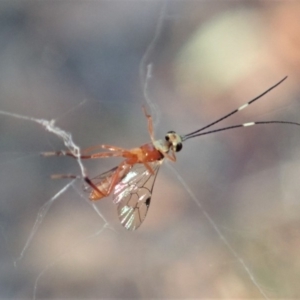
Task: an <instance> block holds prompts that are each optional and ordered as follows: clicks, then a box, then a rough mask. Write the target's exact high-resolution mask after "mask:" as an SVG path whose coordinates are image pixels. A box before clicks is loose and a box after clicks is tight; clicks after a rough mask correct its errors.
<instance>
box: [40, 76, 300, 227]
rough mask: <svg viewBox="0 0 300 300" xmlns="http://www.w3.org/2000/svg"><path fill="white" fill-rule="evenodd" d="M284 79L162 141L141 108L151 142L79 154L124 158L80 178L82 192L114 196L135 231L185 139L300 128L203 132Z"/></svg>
mask: <svg viewBox="0 0 300 300" xmlns="http://www.w3.org/2000/svg"><path fill="white" fill-rule="evenodd" d="M286 78H287V77H285V78H283V79H282V80H280V81H279V82H278V83H276V84H275V85H273V86H272V87H270V88H269V89H268V90H266V91H265V92H263V93H262V94H260V95H259V96H257V97H255V98H254V99H252V100H251V101H249V102H247V103H245V104H244V105H242V106H240V107H239V108H237V109H235V110H234V111H232V112H230V113H229V114H227V115H225V116H223V117H222V118H220V119H218V120H216V121H214V122H212V123H210V124H208V125H206V126H204V127H202V128H200V129H198V130H196V131H193V132H191V133H189V134H186V135H179V134H177V133H176V132H175V131H169V132H168V133H167V134H166V136H165V138H164V139H161V140H155V138H154V133H153V124H152V117H151V116H150V115H149V114H147V112H146V109H145V107H143V111H144V114H145V116H146V118H147V121H148V132H149V135H150V138H151V142H150V143H147V144H144V145H142V146H140V147H138V148H133V149H123V148H119V147H115V146H110V145H100V146H94V147H91V148H88V149H85V150H83V151H82V154H81V155H80V156H79V158H80V159H96V158H105V157H123V158H125V160H123V161H122V162H121V163H120V164H119V165H118V166H117V167H115V168H113V169H111V170H109V171H107V172H105V173H102V174H100V175H98V176H96V177H94V178H92V179H90V178H89V177H88V176H85V177H84V178H83V179H84V181H85V183H86V184H87V186H86V187H85V190H86V191H87V192H89V199H90V200H92V201H97V200H100V199H102V198H104V197H107V196H109V195H110V194H111V193H113V202H114V203H115V204H117V205H118V208H117V210H118V216H119V219H120V222H121V224H122V225H123V226H124V227H125V228H126V229H128V230H135V229H137V228H138V227H139V226H140V225H141V224H142V222H143V221H144V220H145V217H146V215H147V212H148V209H149V205H150V202H151V196H152V190H153V186H154V182H155V179H156V176H157V173H158V170H159V167H160V165H161V164H162V162H163V160H164V159H165V158H167V159H169V160H171V161H173V162H175V161H176V156H175V152H179V151H180V150H181V149H182V143H183V142H184V141H186V140H188V139H191V138H194V137H197V136H202V135H206V134H211V133H215V132H219V131H224V130H229V129H234V128H239V127H248V126H253V125H258V124H274V123H279V124H292V125H297V126H300V124H299V123H295V122H286V121H260V122H248V123H243V124H239V125H233V126H229V127H223V128H219V129H215V130H210V131H205V132H202V131H204V130H205V129H207V128H209V127H211V126H213V125H215V124H217V123H219V122H221V121H222V120H224V119H226V118H228V117H230V116H232V115H233V114H235V113H237V112H239V111H241V110H242V109H244V108H246V107H247V106H248V105H250V104H251V103H253V102H255V101H256V100H258V99H260V98H261V97H262V96H264V95H265V94H267V93H268V92H270V91H271V90H272V89H274V88H275V87H277V86H278V85H279V84H281V83H282V82H283V81H284V80H285V79H286ZM99 147H101V148H103V149H106V150H109V151H107V152H97V153H93V154H90V153H91V152H93V151H95V149H97V148H99ZM42 155H44V156H55V155H56V156H71V157H73V158H78V157H77V156H76V155H74V154H73V153H72V152H70V151H57V152H45V153H42ZM52 177H53V178H78V176H75V175H61V174H59V175H53V176H52Z"/></svg>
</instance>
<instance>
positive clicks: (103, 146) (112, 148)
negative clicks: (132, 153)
mask: <svg viewBox="0 0 300 300" xmlns="http://www.w3.org/2000/svg"><path fill="white" fill-rule="evenodd" d="M101 148H102V149H108V150H110V151H120V152H125V151H127V152H128V151H129V150H127V149H124V148H120V147H116V146H112V145H101Z"/></svg>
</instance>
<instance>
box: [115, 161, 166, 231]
mask: <svg viewBox="0 0 300 300" xmlns="http://www.w3.org/2000/svg"><path fill="white" fill-rule="evenodd" d="M162 162H163V161H162V160H160V161H155V162H152V163H149V164H150V166H151V168H152V169H153V171H154V174H151V173H150V172H149V171H148V169H147V168H146V167H145V166H144V165H143V164H136V165H134V166H133V167H132V169H131V170H130V171H129V172H128V173H127V174H126V175H125V176H124V178H123V179H122V180H121V181H120V182H119V183H118V184H117V185H116V186H115V189H114V192H113V201H114V203H115V204H117V205H118V209H117V210H118V216H119V220H120V222H121V224H122V225H123V226H124V227H125V228H126V229H128V230H135V229H137V228H139V227H140V225H141V224H142V222H143V221H144V220H145V218H146V215H147V212H148V209H149V205H150V202H151V196H152V190H153V186H154V183H155V179H156V176H157V173H158V170H159V167H160V165H161V164H162Z"/></svg>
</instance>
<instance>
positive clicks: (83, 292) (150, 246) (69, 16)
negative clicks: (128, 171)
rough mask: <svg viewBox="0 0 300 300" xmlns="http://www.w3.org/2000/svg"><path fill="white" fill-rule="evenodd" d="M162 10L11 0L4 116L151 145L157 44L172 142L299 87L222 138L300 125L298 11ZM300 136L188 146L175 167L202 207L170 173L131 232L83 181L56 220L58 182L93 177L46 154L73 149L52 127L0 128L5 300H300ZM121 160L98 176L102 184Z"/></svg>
mask: <svg viewBox="0 0 300 300" xmlns="http://www.w3.org/2000/svg"><path fill="white" fill-rule="evenodd" d="M163 5H164V2H162V1H155V0H151V1H132V0H131V1H127V0H123V1H101V0H97V1H89V0H86V1H68V0H62V1H51V0H46V1H27V0H22V1H12V0H7V1H5V0H2V1H1V2H0V110H1V111H5V112H11V113H16V114H20V115H25V116H30V117H33V118H39V119H47V120H51V119H54V120H56V124H57V126H59V127H60V128H62V129H64V130H67V131H69V132H71V133H72V136H73V139H74V141H75V142H76V143H77V144H78V145H79V146H80V147H81V148H85V147H89V146H91V145H97V144H102V143H106V144H113V145H117V146H121V147H124V148H131V147H136V146H139V145H141V144H143V143H145V142H148V141H149V136H148V132H147V127H146V120H145V117H144V115H143V113H142V110H141V107H142V105H143V104H145V103H146V100H145V97H144V92H143V90H144V88H145V84H143V83H142V81H143V80H142V79H143V78H144V76H143V75H145V73H142V75H141V72H140V70H141V68H140V67H141V65H140V62H141V60H142V58H143V56H144V55H145V53H146V50H147V48H148V49H150V48H149V45H150V44H151V41H153V38H154V36H155V32H157V33H158V34H157V35H156V39H155V41H154V43H152V46H153V47H151V49H150V50H151V51H150V52H148V55H147V57H146V60H145V64H144V65H142V67H144V68H142V70H145V66H146V65H147V64H148V63H151V64H152V77H151V78H150V80H148V83H147V93H148V104H149V103H150V104H151V105H150V108H151V107H152V114H153V116H154V118H155V124H156V126H155V133H156V136H157V137H158V138H159V137H163V136H164V135H165V133H166V132H167V131H169V130H176V131H177V132H179V133H182V134H185V133H188V132H191V131H193V130H196V129H198V128H200V127H201V126H204V125H205V124H207V123H209V122H211V121H214V120H215V119H217V118H219V117H221V116H222V115H224V114H226V113H228V112H230V111H231V110H233V109H235V108H236V107H239V106H240V105H242V104H243V103H245V102H246V101H248V100H250V99H251V98H253V97H255V96H257V95H258V94H260V93H261V92H263V91H264V90H266V89H267V88H269V87H270V86H271V85H273V84H275V83H276V82H277V81H279V80H280V79H281V78H283V77H284V76H286V75H288V76H289V77H288V80H287V81H285V82H284V83H283V84H282V85H280V86H279V87H278V88H276V89H275V90H274V91H272V92H271V93H270V94H268V95H267V96H265V97H264V98H262V99H261V100H259V101H258V102H257V103H255V104H253V106H251V107H249V108H248V109H247V110H244V111H243V112H241V113H240V114H238V115H236V116H234V117H232V118H230V119H228V120H226V121H224V122H223V123H222V124H220V125H217V126H216V128H217V127H222V126H229V125H232V124H239V123H244V122H249V121H255V120H256V121H263V120H266V121H268V120H283V121H295V122H300V88H299V81H300V22H299V15H300V4H299V2H297V1H269V0H268V1H249V0H248V1H242V0H238V1H236V0H235V1H189V0H188V1H175V0H173V1H168V2H166V6H165V10H164V11H163V13H162V7H163ZM160 16H161V19H160V20H161V26H160V28H159V26H158V25H159V18H160ZM144 57H145V56H144ZM299 129H300V128H299V127H296V126H288V125H282V126H280V125H266V126H256V127H251V128H242V129H236V130H231V131H226V132H221V133H217V134H213V135H208V136H204V137H199V138H195V139H193V140H189V141H187V142H186V143H185V144H184V146H183V149H182V152H180V153H178V155H177V162H176V164H172V167H174V168H175V170H176V172H178V174H179V175H180V176H181V177H182V179H183V180H184V181H185V183H186V184H187V186H188V188H189V189H190V190H191V191H192V193H193V194H194V196H195V198H196V200H197V203H195V202H194V201H193V199H192V197H191V195H190V194H189V193H188V191H187V188H186V187H184V186H183V185H182V184H181V181H180V180H179V179H178V177H177V175H176V174H175V173H174V172H173V171H172V169H170V168H169V167H168V165H170V163H166V164H164V165H163V166H162V167H161V170H160V172H159V175H158V178H157V181H156V184H155V188H154V192H153V197H152V203H151V208H150V210H149V213H148V216H147V218H146V220H145V222H144V223H143V225H142V226H141V228H140V229H138V230H137V231H135V232H127V231H126V230H125V229H123V227H122V226H121V225H120V224H119V221H118V218H117V213H116V207H115V206H114V204H113V203H112V201H111V197H109V198H107V199H106V200H103V201H100V202H99V203H97V204H96V207H97V209H98V211H99V212H100V213H101V214H102V216H103V217H104V219H103V218H102V217H101V216H100V215H99V214H98V213H97V211H96V210H95V209H94V208H93V207H92V206H91V205H90V204H89V203H88V201H87V199H86V198H87V196H88V195H87V194H86V193H84V192H83V191H82V182H81V181H80V180H77V181H76V182H75V183H74V184H73V185H72V186H71V187H70V188H69V189H68V190H66V191H65V192H64V193H63V194H62V195H61V196H60V197H58V198H57V199H56V200H55V201H53V203H52V205H51V207H49V210H48V213H47V214H46V215H45V216H44V215H43V213H44V212H45V210H42V211H40V209H41V207H43V205H44V204H45V203H47V201H49V199H51V198H52V197H53V196H54V195H55V194H56V193H57V192H59V191H60V190H61V189H62V188H63V187H64V186H66V184H67V183H68V182H69V181H68V180H51V179H50V176H51V174H57V173H72V174H78V175H80V170H79V167H78V165H77V163H76V161H75V160H72V159H70V158H62V157H54V158H45V157H41V156H40V155H39V153H40V152H42V151H51V150H60V149H64V145H63V143H62V141H61V140H60V139H59V138H57V137H56V136H55V135H53V134H51V133H49V132H47V131H45V129H44V128H43V127H42V126H40V125H38V124H37V123H34V122H30V121H25V120H22V119H18V118H14V117H10V116H6V115H3V114H2V115H0V166H1V168H0V195H1V196H0V199H1V200H0V297H1V299H25V298H26V299H28V298H36V299H40V298H51V299H61V298H70V299H72V298H74V299H75V298H76V299H88V298H122V299H125V298H131V299H133V298H139V299H141V298H161V299H162V298H239V299H241V298H263V297H264V295H265V296H267V297H269V298H298V297H300V286H299V280H300V271H299V270H300V255H299V252H300V232H299V226H300V217H299V214H300V200H299V197H300V196H299V195H300V186H299V178H300V154H299V146H300V145H299V144H300V143H299V141H300V130H299ZM119 162H120V160H119V159H103V160H98V161H85V162H84V164H85V166H86V168H87V170H88V173H89V174H90V175H91V176H92V177H93V176H95V175H97V174H99V173H101V172H104V171H106V170H107V169H109V168H112V167H113V166H115V165H116V164H118V163H119ZM48 203H49V202H48ZM200 206H201V207H202V208H201V207H200ZM207 214H208V215H209V216H210V218H212V220H213V222H214V225H215V226H216V228H217V229H218V230H219V232H221V236H220V234H218V233H217V231H216V230H215V228H214V227H213V226H212V224H211V222H210V221H209V219H208V218H207ZM39 216H42V218H40V221H42V222H41V223H40V226H39V228H38V230H37V231H36V233H35V235H34V236H33V237H32V239H30V240H29V237H30V235H31V234H32V233H33V231H32V228H33V226H34V224H35V221H36V219H37V218H38V217H39ZM28 241H30V243H29V245H28V247H27V246H26V249H25V250H26V251H23V252H22V250H23V249H24V247H25V245H26V243H27V242H28ZM224 241H225V243H228V244H229V245H230V247H231V248H232V249H233V250H230V249H229V248H228V247H227V246H226V245H225V243H224ZM234 253H235V254H236V255H235V254H234ZM244 264H245V265H246V266H247V267H245V265H244ZM249 273H250V274H251V276H249Z"/></svg>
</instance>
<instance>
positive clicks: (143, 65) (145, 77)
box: [139, 0, 167, 128]
mask: <svg viewBox="0 0 300 300" xmlns="http://www.w3.org/2000/svg"><path fill="white" fill-rule="evenodd" d="M166 10H167V0H163V2H162V7H161V9H160V13H159V16H158V20H157V24H156V27H155V33H154V36H153V38H152V40H151V42H150V43H149V45H148V47H147V49H146V51H145V53H144V55H143V57H142V59H141V62H140V67H139V73H140V81H141V86H142V87H143V94H144V99H145V101H146V102H147V105H148V106H149V108H150V112H151V115H152V120H153V126H154V128H155V127H157V125H158V123H159V119H160V117H159V116H160V111H159V109H158V107H157V105H156V104H155V103H154V102H153V101H151V97H150V94H149V84H150V81H151V78H152V76H153V65H154V64H153V62H152V61H151V59H152V58H151V57H152V55H153V52H154V50H155V48H156V45H157V43H158V42H159V38H160V36H161V33H162V29H163V25H164V19H165V15H166Z"/></svg>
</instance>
